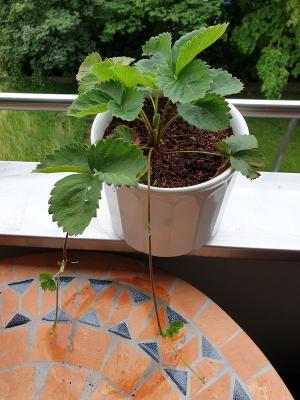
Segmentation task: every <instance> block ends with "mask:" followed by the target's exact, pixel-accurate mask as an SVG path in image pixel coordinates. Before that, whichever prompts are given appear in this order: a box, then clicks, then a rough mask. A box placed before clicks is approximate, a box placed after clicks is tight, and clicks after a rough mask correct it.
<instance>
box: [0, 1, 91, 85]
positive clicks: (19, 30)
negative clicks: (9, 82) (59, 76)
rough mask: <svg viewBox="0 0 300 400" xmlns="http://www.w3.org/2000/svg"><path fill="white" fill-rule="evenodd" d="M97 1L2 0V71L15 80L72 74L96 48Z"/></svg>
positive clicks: (0, 8) (0, 65) (0, 37)
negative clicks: (88, 53) (94, 24)
mask: <svg viewBox="0 0 300 400" xmlns="http://www.w3.org/2000/svg"><path fill="white" fill-rule="evenodd" d="M95 3H96V2H95V1H93V0H80V1H78V0H72V1H60V0H27V1H20V0H19V1H18V0H0V26H1V32H0V69H2V70H5V71H7V73H8V74H9V75H10V76H11V77H15V78H16V79H18V78H19V76H20V75H22V74H24V73H25V74H28V75H31V74H33V75H34V76H35V77H39V76H45V75H47V74H49V73H51V74H55V73H63V71H65V70H67V71H68V74H70V73H71V74H72V73H74V72H75V70H76V65H78V64H79V63H80V62H81V61H82V59H83V57H84V54H86V52H87V51H91V50H93V49H94V48H95V46H96V42H95V40H94V38H95V32H94V29H95V28H94V27H93V21H94V14H95V13H97V12H98V11H97V10H98V9H99V7H98V6H96V5H95Z"/></svg>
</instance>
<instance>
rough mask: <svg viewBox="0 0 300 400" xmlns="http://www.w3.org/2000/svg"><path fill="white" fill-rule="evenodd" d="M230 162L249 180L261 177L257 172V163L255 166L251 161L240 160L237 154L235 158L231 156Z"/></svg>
mask: <svg viewBox="0 0 300 400" xmlns="http://www.w3.org/2000/svg"><path fill="white" fill-rule="evenodd" d="M229 161H230V164H231V166H232V168H233V169H235V170H236V171H239V172H241V174H242V175H244V176H246V177H247V178H249V179H256V178H258V177H259V176H260V174H259V173H258V172H257V171H256V167H257V164H256V163H255V164H254V165H253V164H252V162H251V160H247V159H244V158H239V157H238V155H237V154H235V155H234V156H230V158H229Z"/></svg>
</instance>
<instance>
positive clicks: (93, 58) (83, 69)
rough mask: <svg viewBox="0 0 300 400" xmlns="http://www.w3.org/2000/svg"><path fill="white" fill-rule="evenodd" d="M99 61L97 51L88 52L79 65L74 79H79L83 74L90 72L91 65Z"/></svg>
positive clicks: (99, 57)
mask: <svg viewBox="0 0 300 400" xmlns="http://www.w3.org/2000/svg"><path fill="white" fill-rule="evenodd" d="M100 61H101V56H100V54H99V53H91V54H89V55H88V56H87V57H86V58H85V60H84V61H83V63H82V64H81V65H80V67H79V71H78V74H77V75H76V79H77V80H78V81H80V80H81V79H82V78H84V77H85V76H87V75H89V74H90V73H91V67H92V66H93V65H95V64H97V63H99V62H100Z"/></svg>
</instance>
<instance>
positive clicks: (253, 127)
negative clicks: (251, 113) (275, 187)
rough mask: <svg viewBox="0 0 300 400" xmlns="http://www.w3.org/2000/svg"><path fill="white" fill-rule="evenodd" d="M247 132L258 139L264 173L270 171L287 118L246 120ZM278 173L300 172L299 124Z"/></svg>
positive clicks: (285, 127)
mask: <svg viewBox="0 0 300 400" xmlns="http://www.w3.org/2000/svg"><path fill="white" fill-rule="evenodd" d="M246 121H247V124H248V127H249V131H250V133H251V134H253V135H255V136H256V137H257V139H258V143H259V147H260V150H261V153H262V154H263V155H264V158H265V163H264V164H265V165H264V168H263V170H264V171H272V167H273V163H274V160H275V158H276V155H277V152H278V149H279V147H280V144H281V141H282V138H283V135H284V134H285V132H286V130H287V127H288V124H289V122H290V120H289V119H288V118H287V119H286V118H284V119H283V118H280V119H279V118H253V117H248V118H246ZM279 171H281V172H300V123H298V125H297V126H296V129H295V130H294V134H293V137H292V139H291V140H290V143H289V146H288V148H287V151H286V153H285V156H284V158H283V160H282V163H281V166H280V169H279Z"/></svg>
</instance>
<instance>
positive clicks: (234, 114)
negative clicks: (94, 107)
mask: <svg viewBox="0 0 300 400" xmlns="http://www.w3.org/2000/svg"><path fill="white" fill-rule="evenodd" d="M228 105H229V107H230V112H231V122H232V120H233V119H234V118H240V117H241V118H242V119H243V116H242V115H241V114H240V112H239V111H238V110H237V108H236V107H235V106H234V105H233V104H231V103H228ZM104 114H110V113H109V112H104V113H100V114H97V115H96V118H95V120H94V123H95V122H96V123H97V122H98V120H100V119H101V118H102V117H103V115H104ZM243 122H244V124H245V125H246V122H245V120H244V119H243ZM94 123H93V126H92V132H91V135H93V127H94ZM246 127H247V125H246ZM247 134H249V131H248V128H247V129H246V132H244V133H237V135H247ZM234 172H235V171H234V169H233V168H232V167H229V168H227V169H226V170H225V171H224V172H222V173H221V174H220V175H217V176H215V177H213V178H211V179H210V180H208V181H206V182H202V183H198V184H197V185H191V186H181V187H177V188H161V187H157V186H150V190H151V191H152V192H157V193H179V192H194V191H200V190H207V189H209V188H212V187H214V186H217V185H219V184H221V183H222V182H224V181H226V180H228V179H229V178H230V177H231V176H232V175H233V174H234ZM135 189H140V190H144V191H146V190H148V186H147V185H145V184H143V183H138V185H137V187H136V188H135Z"/></svg>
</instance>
